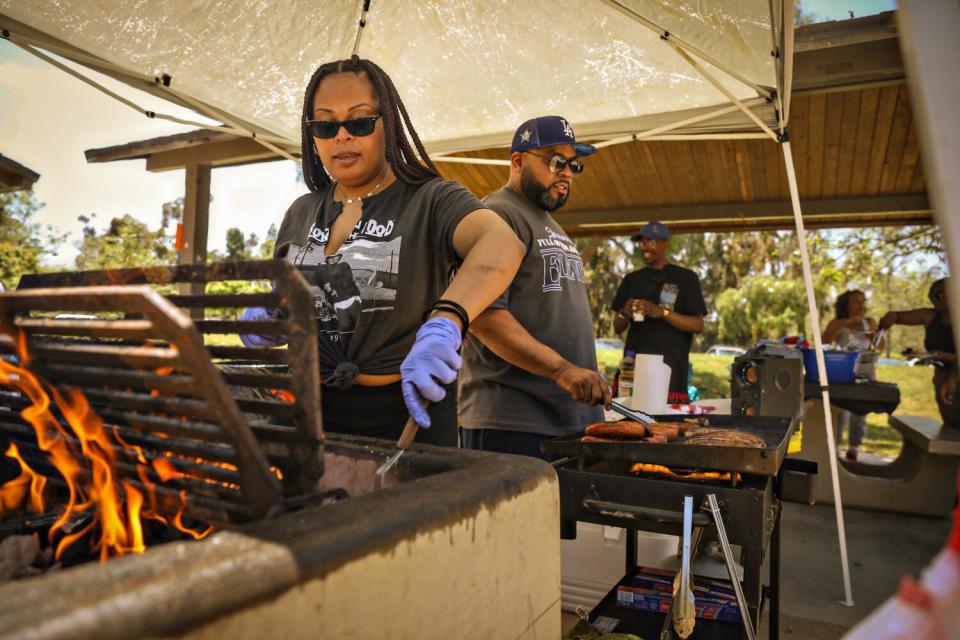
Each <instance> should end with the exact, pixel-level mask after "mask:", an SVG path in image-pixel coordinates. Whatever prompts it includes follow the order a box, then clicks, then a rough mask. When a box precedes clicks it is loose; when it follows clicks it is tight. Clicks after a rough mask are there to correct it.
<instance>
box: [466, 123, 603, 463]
mask: <svg viewBox="0 0 960 640" xmlns="http://www.w3.org/2000/svg"><path fill="white" fill-rule="evenodd" d="M595 151H596V149H595V148H594V147H593V146H591V145H588V144H582V143H578V142H577V141H576V138H575V137H574V134H573V129H572V128H571V126H570V123H569V122H567V120H565V119H564V118H561V117H559V116H543V117H540V118H534V119H533V120H528V121H527V122H524V123H523V124H522V125H520V127H519V128H518V129H517V131H516V133H515V134H514V136H513V144H512V145H511V147H510V176H509V179H508V181H507V184H506V186H504V187H503V188H502V189H500V190H499V191H495V192H494V193H491V194H490V195H488V196H487V197H486V198H485V199H484V201H483V202H484V204H485V205H486V206H487V207H488V208H490V209H492V210H494V211H496V212H497V213H499V214H500V215H501V216H502V217H503V219H504V220H506V221H507V223H508V224H509V225H510V226H511V227H512V228H513V230H514V232H516V234H517V236H518V237H519V238H520V240H521V241H522V242H523V243H524V244H525V245H526V247H527V251H526V255H525V257H524V259H523V262H522V263H521V265H520V270H519V271H518V272H517V276H516V278H515V279H514V281H513V283H512V284H511V285H510V288H509V289H507V290H506V291H505V292H504V293H503V296H501V297H500V299H499V300H497V301H495V302H494V303H493V304H491V305H490V307H489V308H488V309H487V310H486V311H484V312H483V313H482V314H481V315H480V316H478V317H477V318H476V319H475V320H474V321H473V322H472V323H471V324H470V334H471V335H470V338H468V339H467V340H465V341H464V346H463V359H464V362H463V368H462V369H461V370H460V401H459V416H460V425H461V427H462V429H463V431H462V432H461V435H462V440H463V445H464V447H467V448H471V449H483V450H486V451H499V452H502V453H516V454H521V455H531V456H536V457H541V458H546V457H547V456H545V455H544V454H543V453H542V452H541V450H540V444H541V443H542V442H543V441H544V440H547V439H550V438H556V437H558V436H562V435H568V434H571V433H577V432H579V431H582V430H583V429H584V428H585V427H586V426H587V425H589V424H591V423H593V422H601V421H603V410H602V409H601V407H600V406H599V405H608V404H609V402H610V391H609V389H608V388H607V385H606V383H605V382H604V380H603V378H602V376H600V374H599V373H598V371H597V355H596V350H595V347H594V331H593V318H592V316H591V313H590V304H589V302H588V300H587V288H586V285H585V284H584V281H583V261H582V260H581V259H580V254H579V253H578V252H577V247H576V244H575V243H574V242H573V241H572V240H570V238H569V237H567V234H566V233H564V232H563V229H562V228H561V227H560V225H558V224H557V223H556V222H555V221H554V219H553V218H552V217H551V216H550V212H552V211H556V210H557V209H559V208H560V207H562V206H563V205H564V204H565V203H566V201H567V198H568V197H569V195H570V190H571V188H572V185H573V181H574V177H575V176H576V175H577V174H579V173H581V172H582V171H583V169H584V165H583V162H582V161H581V160H580V158H583V157H584V156H589V155H590V154H592V153H594V152H595Z"/></svg>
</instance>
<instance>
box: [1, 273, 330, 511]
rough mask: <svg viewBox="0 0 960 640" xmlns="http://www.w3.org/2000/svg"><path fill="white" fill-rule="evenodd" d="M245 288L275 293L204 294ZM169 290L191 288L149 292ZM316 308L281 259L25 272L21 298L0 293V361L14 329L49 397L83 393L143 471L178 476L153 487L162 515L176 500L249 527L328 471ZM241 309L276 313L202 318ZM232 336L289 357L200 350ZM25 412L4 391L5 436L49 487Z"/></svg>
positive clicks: (19, 398) (9, 351)
mask: <svg viewBox="0 0 960 640" xmlns="http://www.w3.org/2000/svg"><path fill="white" fill-rule="evenodd" d="M241 280H246V281H250V280H270V281H272V282H273V285H274V286H273V290H272V291H270V292H267V293H256V294H250V293H237V294H223V293H211V294H207V293H204V291H205V289H206V284H207V283H210V282H226V281H241ZM177 284H179V285H180V286H181V289H185V290H187V291H189V292H188V293H185V294H170V295H166V296H163V295H161V294H160V293H158V292H157V291H156V290H154V289H153V288H151V286H149V285H177ZM168 288H169V289H173V288H175V287H168ZM312 298H313V296H312V293H311V291H310V288H309V286H308V285H307V283H306V281H305V280H304V279H303V277H302V276H301V275H300V274H299V273H298V272H297V270H296V269H295V268H293V267H292V266H291V265H290V264H289V263H287V262H286V261H283V260H274V261H264V262H246V263H232V264H216V265H205V266H193V265H190V266H181V267H149V268H142V269H121V270H109V271H88V272H73V273H54V274H38V275H32V276H25V277H24V278H23V279H22V280H21V283H20V287H19V289H18V290H17V291H15V292H8V293H4V294H0V328H2V329H3V334H0V354H6V355H8V356H9V355H15V354H16V352H17V345H16V343H15V340H16V336H17V335H18V334H21V333H22V335H23V336H25V338H26V348H27V353H28V354H29V360H28V362H27V365H26V366H27V368H28V369H30V370H31V371H33V372H35V373H36V374H38V375H39V376H41V377H42V378H43V379H44V380H46V381H48V382H49V383H50V384H51V385H53V386H54V387H56V388H57V389H58V390H61V391H66V390H73V389H75V390H77V391H80V392H81V393H83V394H84V396H85V397H86V398H87V400H88V402H89V403H90V405H91V407H92V408H93V410H94V411H95V412H96V413H97V414H98V415H99V416H100V417H101V418H102V419H103V421H104V425H105V426H106V427H107V429H109V430H111V431H112V432H113V433H114V435H115V436H117V438H119V439H120V440H121V441H122V442H125V443H127V444H128V445H130V447H131V448H132V447H139V448H140V449H141V451H142V453H143V455H144V456H145V457H146V459H147V460H148V461H150V460H152V459H155V458H160V457H162V458H165V459H166V460H167V461H168V462H169V463H170V464H171V465H172V466H173V467H174V469H175V470H176V471H177V472H178V476H179V477H176V478H172V479H169V480H167V481H166V482H164V483H162V484H157V487H156V492H157V497H158V503H159V506H160V508H161V509H162V508H164V507H165V506H166V507H167V508H168V509H169V510H171V511H175V510H176V505H177V504H179V494H180V492H181V491H185V492H186V493H187V496H188V500H187V503H188V505H190V510H191V511H192V512H193V514H194V515H196V516H198V517H202V518H204V519H206V520H207V521H210V522H230V521H236V520H238V519H239V520H242V519H248V518H258V517H263V516H266V515H268V514H270V513H272V512H275V511H277V510H278V509H279V507H280V505H281V503H282V501H283V499H284V498H291V497H294V496H301V495H304V494H308V493H310V492H311V491H313V489H314V487H315V486H316V484H317V481H318V480H319V478H320V477H321V475H322V473H323V457H322V440H323V431H322V426H321V424H322V422H321V415H320V402H319V400H320V396H319V394H320V391H319V389H320V384H319V366H318V361H317V349H316V326H315V321H314V315H313V308H312V306H313V305H312ZM249 305H269V306H273V307H277V308H279V309H280V310H281V313H280V317H279V319H277V320H271V321H256V322H244V321H239V320H216V319H204V318H203V315H204V311H205V309H210V308H232V309H234V310H236V315H239V310H240V309H242V308H243V307H246V306H249ZM178 307H179V308H178ZM227 333H259V334H267V335H271V334H272V335H277V334H282V335H286V336H289V347H288V348H286V349H284V348H278V349H268V348H245V347H233V346H205V345H204V335H207V336H210V335H213V334H227ZM225 359H229V362H225V361H224V360H225ZM291 371H295V372H296V375H291ZM290 396H292V401H291V397H290ZM29 404H30V402H29V400H28V399H27V398H26V397H25V396H23V395H21V394H19V393H11V392H4V393H0V438H6V439H8V440H11V441H15V442H16V443H17V445H18V447H19V448H20V450H21V452H22V453H23V455H24V457H25V458H27V459H28V461H29V462H30V464H31V466H34V465H36V466H35V468H36V469H37V470H38V471H40V472H44V473H45V475H48V477H49V478H50V479H51V480H52V481H54V482H56V480H57V473H56V472H55V471H53V470H52V468H51V467H50V466H49V465H48V464H46V463H45V462H44V461H43V457H42V456H41V452H40V451H39V449H38V447H37V441H36V435H35V432H34V430H33V427H32V426H30V425H29V424H27V423H26V422H24V420H23V419H22V418H21V417H20V415H19V414H20V411H21V410H22V409H23V408H24V407H26V406H28V405H29ZM54 415H55V416H56V418H57V419H58V420H59V421H60V422H61V423H62V424H66V421H65V418H64V416H63V415H62V414H60V413H58V412H57V411H56V410H54ZM115 451H116V453H117V456H118V464H117V467H118V472H119V473H120V474H121V475H125V476H126V478H127V480H128V481H131V482H132V483H133V484H135V485H137V484H141V483H140V480H141V479H140V478H139V477H138V472H137V465H136V462H137V456H136V454H131V452H130V450H129V449H128V448H123V447H120V446H117V447H115ZM271 467H275V468H276V469H278V470H279V472H280V473H279V474H277V473H275V472H274V470H272V469H271ZM141 470H142V467H141ZM151 474H154V476H155V474H156V472H155V471H153V470H151ZM278 476H281V477H282V480H279V479H278ZM150 481H151V482H157V483H159V482H160V478H159V477H153V476H151V478H150Z"/></svg>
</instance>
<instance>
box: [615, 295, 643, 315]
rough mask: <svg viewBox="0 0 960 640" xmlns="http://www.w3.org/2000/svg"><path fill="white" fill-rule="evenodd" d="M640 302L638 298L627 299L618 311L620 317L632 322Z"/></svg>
mask: <svg viewBox="0 0 960 640" xmlns="http://www.w3.org/2000/svg"><path fill="white" fill-rule="evenodd" d="M640 302H642V300H640V299H639V298H628V299H627V302H626V304H624V305H623V308H622V309H620V317H621V318H626V319H627V320H633V314H634V313H635V312H636V311H639V310H640V306H639V304H640Z"/></svg>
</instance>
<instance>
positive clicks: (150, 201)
mask: <svg viewBox="0 0 960 640" xmlns="http://www.w3.org/2000/svg"><path fill="white" fill-rule="evenodd" d="M85 73H88V74H89V73H91V72H85ZM97 77H98V79H99V80H102V81H103V82H104V84H107V85H109V87H110V88H111V89H113V88H118V87H122V89H120V92H121V93H122V94H123V95H125V96H127V97H130V96H136V99H135V101H136V102H139V103H141V104H142V105H143V106H144V107H150V108H154V109H155V110H156V111H158V112H162V113H168V114H171V115H177V116H181V117H189V118H191V119H193V120H197V119H198V118H199V117H198V116H196V115H195V114H193V113H192V112H190V111H187V110H185V109H180V108H178V107H175V106H173V105H170V104H169V103H165V102H163V101H161V100H160V99H159V98H154V97H153V96H150V95H148V94H144V93H141V92H138V91H134V90H131V89H129V88H128V87H125V86H123V85H120V84H119V83H116V82H113V81H111V80H110V79H109V78H105V77H104V76H99V75H98V76H97ZM192 129H193V127H186V126H182V125H177V124H174V123H171V122H165V121H162V120H151V119H149V118H147V117H146V116H144V115H143V114H141V113H139V112H137V111H135V110H133V109H131V108H130V107H127V106H125V105H123V104H121V103H120V102H118V101H116V100H114V99H113V98H111V97H109V96H107V95H105V94H103V93H101V92H100V91H97V90H96V89H94V88H92V87H90V86H88V85H86V84H84V83H83V82H81V81H80V80H78V79H76V78H74V77H72V76H70V75H69V74H67V73H65V72H63V71H61V70H59V69H57V68H55V67H53V66H51V65H49V64H47V63H46V62H44V61H42V60H39V59H37V58H35V57H34V56H32V55H30V54H28V53H26V52H25V51H23V50H21V49H19V48H18V47H16V46H14V45H13V44H10V43H9V42H8V41H6V40H0V153H2V154H3V155H5V156H7V157H9V158H12V159H14V160H16V161H17V162H19V163H20V164H22V165H24V166H26V167H28V168H30V169H32V170H33V171H36V172H37V173H39V174H40V176H41V177H40V180H38V181H37V183H36V184H35V185H34V193H35V194H36V196H37V199H38V200H39V201H40V202H42V203H44V206H43V208H42V209H40V211H39V212H37V214H36V215H35V216H34V219H35V221H36V222H40V223H42V224H51V225H53V226H54V227H56V228H57V229H58V230H59V231H60V232H61V233H70V234H71V236H70V238H69V239H68V241H67V242H66V243H65V244H64V245H62V246H61V249H60V252H59V254H58V255H57V256H54V257H52V258H48V259H47V262H49V263H50V264H52V265H56V266H63V267H71V266H72V265H73V261H74V258H75V257H76V255H77V249H76V246H75V244H76V242H78V241H79V239H80V236H81V228H82V226H83V225H82V224H81V223H80V222H78V221H77V216H79V215H87V216H89V215H90V214H91V213H96V214H97V216H96V218H95V220H94V223H95V226H97V227H98V228H103V227H106V226H107V224H108V223H109V222H110V220H111V219H112V218H114V217H118V216H122V215H124V214H126V213H129V214H130V215H132V216H134V217H136V218H138V219H140V220H142V221H144V222H146V223H147V224H148V225H149V226H150V227H151V228H157V227H158V226H159V224H160V215H161V211H162V205H163V203H165V202H169V201H171V200H175V199H176V198H179V197H182V196H183V193H184V172H183V171H182V170H177V171H165V172H162V173H152V172H148V171H147V170H146V161H145V160H125V161H120V162H109V163H102V164H88V163H87V162H86V159H85V157H84V151H85V150H86V149H94V148H99V147H109V146H113V145H118V144H124V143H127V142H132V141H135V140H145V139H148V138H153V137H157V136H164V135H170V134H174V133H180V132H184V131H190V130H192ZM305 192H306V187H305V186H304V185H303V184H302V183H299V182H297V171H296V166H295V164H294V163H293V162H291V161H289V160H281V161H277V162H269V163H259V164H254V165H247V166H244V167H233V168H222V169H221V168H218V169H214V170H213V172H212V177H211V193H212V195H213V201H212V202H211V204H210V228H209V235H208V239H209V242H208V245H209V249H216V248H219V249H221V250H223V249H224V246H225V238H226V233H227V229H228V228H230V227H239V228H240V229H242V230H243V231H244V234H245V235H248V234H250V233H256V234H257V236H258V237H259V238H260V239H261V240H262V239H263V238H264V237H265V235H266V233H267V230H268V229H269V227H270V225H271V224H272V223H274V224H276V225H277V226H279V225H280V221H281V219H282V218H283V214H284V212H285V211H286V209H287V207H288V206H289V205H290V203H291V202H293V201H294V200H295V199H296V198H297V197H298V196H299V195H301V194H303V193H305Z"/></svg>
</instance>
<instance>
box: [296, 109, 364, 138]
mask: <svg viewBox="0 0 960 640" xmlns="http://www.w3.org/2000/svg"><path fill="white" fill-rule="evenodd" d="M382 117H383V114H382V113H380V114H377V115H375V116H365V117H363V118H351V119H350V120H307V131H309V132H310V135H312V136H313V137H314V138H322V139H324V140H329V139H330V138H333V137H334V136H336V135H337V132H339V131H340V127H343V128H344V129H346V130H347V133H349V134H350V135H352V136H368V135H370V134H371V133H373V130H374V129H376V128H377V120H379V119H380V118H382Z"/></svg>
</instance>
